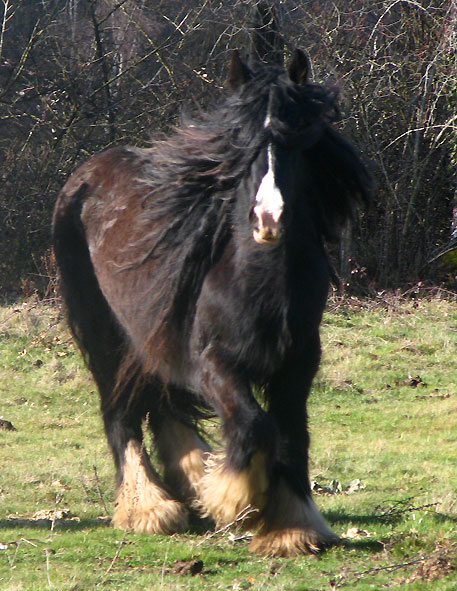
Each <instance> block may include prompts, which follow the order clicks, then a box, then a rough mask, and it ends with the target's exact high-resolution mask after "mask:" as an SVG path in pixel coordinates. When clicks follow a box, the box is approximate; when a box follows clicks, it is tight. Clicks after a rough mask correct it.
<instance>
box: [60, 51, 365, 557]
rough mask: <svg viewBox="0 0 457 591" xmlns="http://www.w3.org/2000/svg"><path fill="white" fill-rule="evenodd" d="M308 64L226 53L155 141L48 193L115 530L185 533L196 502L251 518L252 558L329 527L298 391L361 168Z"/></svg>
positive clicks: (288, 552)
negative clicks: (214, 97)
mask: <svg viewBox="0 0 457 591" xmlns="http://www.w3.org/2000/svg"><path fill="white" fill-rule="evenodd" d="M309 69H310V68H309V61H308V57H307V55H306V53H305V52H304V51H303V50H301V49H296V50H295V51H294V53H293V55H292V57H291V60H290V63H289V65H288V67H285V66H283V65H269V64H265V63H262V62H261V61H260V60H258V61H257V62H255V61H253V62H252V63H251V62H247V61H245V60H244V59H243V58H242V57H241V56H240V54H239V53H238V51H234V52H233V54H232V58H231V63H230V65H229V75H228V80H227V86H228V90H229V92H228V93H227V95H226V96H225V97H224V98H223V100H221V101H220V103H219V104H218V105H217V106H215V107H214V108H213V109H209V110H208V111H207V112H204V113H199V114H198V115H197V116H194V117H189V116H187V117H186V118H183V120H182V121H181V123H180V124H179V126H177V128H176V129H174V130H172V131H171V132H169V133H168V135H164V136H161V137H159V138H157V139H156V140H154V141H153V142H152V143H151V144H150V145H149V147H147V148H143V149H140V148H137V147H114V148H110V149H108V150H106V151H104V152H101V153H98V154H96V155H95V156H92V157H91V158H90V159H89V160H88V161H87V162H86V163H84V164H82V165H81V166H80V167H79V168H78V169H77V170H76V171H75V172H74V173H73V174H72V175H71V176H70V178H69V180H68V181H67V183H66V184H65V186H64V187H63V189H62V190H61V192H60V194H59V196H58V199H57V202H56V206H55V211H54V218H53V245H54V251H55V256H56V261H57V265H58V272H59V277H60V286H61V292H62V297H63V300H64V303H65V307H66V310H67V316H68V321H69V325H70V328H71V330H72V333H73V335H74V338H75V340H76V342H77V343H78V345H79V347H80V349H81V351H82V353H83V354H84V357H85V359H86V361H87V363H88V366H89V368H90V370H91V372H92V375H93V377H94V379H95V382H96V384H97V386H98V390H99V393H100V401H101V403H100V404H101V411H102V415H103V421H104V428H105V432H106V436H107V439H108V443H109V446H110V448H111V451H112V454H113V458H114V463H115V467H116V490H117V492H116V498H115V508H114V515H113V524H114V525H115V526H116V527H119V528H124V529H127V530H133V531H135V532H148V533H151V534H171V533H174V532H182V531H184V530H186V528H187V527H188V518H189V514H192V511H193V510H194V509H193V508H194V507H195V504H196V503H197V504H198V506H199V508H200V512H201V513H200V514H201V515H204V516H210V517H211V518H212V519H213V520H214V522H215V523H216V524H217V525H218V526H225V525H228V524H233V523H234V522H235V523H237V524H239V525H240V526H241V527H244V528H246V529H249V530H252V531H253V532H255V533H254V536H253V538H252V541H251V543H250V550H251V551H253V552H257V553H260V554H264V555H271V556H296V555H299V554H306V553H310V552H317V551H319V550H321V549H324V548H327V547H329V546H331V545H334V544H337V543H339V542H340V538H339V537H338V535H337V534H335V533H334V532H333V531H332V530H331V529H330V527H329V525H328V524H327V522H326V521H325V519H324V517H323V516H322V515H321V514H320V513H319V511H318V509H317V507H316V505H315V503H314V500H313V499H312V493H311V488H310V481H309V474H308V448H309V433H308V427H307V411H306V403H307V398H308V395H309V392H310V388H311V383H312V380H313V377H314V375H315V373H316V371H317V369H318V365H319V361H320V355H321V347H320V337H319V325H320V323H321V319H322V315H323V311H324V307H325V304H326V299H327V296H328V290H329V285H330V279H331V277H332V267H331V264H330V262H329V257H328V255H327V253H326V243H327V241H328V240H331V239H333V238H335V236H337V235H338V231H339V229H340V228H341V226H342V224H344V223H345V222H346V220H347V219H348V218H350V216H351V215H352V213H353V211H354V210H355V208H356V207H358V206H359V205H360V204H361V203H363V202H364V201H365V200H366V199H367V198H368V196H369V192H370V190H369V185H370V178H369V174H368V173H367V170H366V168H365V166H364V164H363V163H362V161H361V159H360V157H359V156H358V154H357V152H356V150H355V149H354V148H353V147H352V145H351V144H350V143H349V142H348V141H347V140H346V139H344V137H343V136H342V135H341V133H340V132H338V131H337V130H336V129H335V121H336V120H337V118H338V114H339V111H338V101H337V91H336V90H334V89H332V88H326V87H324V86H322V85H319V84H316V83H313V82H311V81H310V79H309V74H308V73H309ZM209 416H213V417H214V416H217V417H219V419H220V429H221V440H222V442H223V444H219V447H218V449H217V450H216V451H215V450H213V449H212V446H211V445H210V443H209V442H208V441H209V438H208V436H207V429H205V428H204V427H202V425H205V424H206V423H205V419H206V418H207V417H209ZM143 430H150V431H151V432H152V437H153V439H152V441H153V445H154V448H155V451H156V455H157V462H158V463H160V464H161V465H162V469H161V470H159V469H157V467H154V466H153V463H152V461H151V459H150V457H149V455H148V453H147V450H146V447H145V444H144V440H143V435H144V433H143ZM213 445H214V444H213Z"/></svg>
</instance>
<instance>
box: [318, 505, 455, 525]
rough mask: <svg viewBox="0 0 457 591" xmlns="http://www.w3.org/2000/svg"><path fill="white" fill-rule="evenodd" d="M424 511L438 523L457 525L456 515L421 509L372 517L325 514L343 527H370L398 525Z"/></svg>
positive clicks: (331, 521) (333, 512) (332, 512)
mask: <svg viewBox="0 0 457 591" xmlns="http://www.w3.org/2000/svg"><path fill="white" fill-rule="evenodd" d="M421 510H422V511H423V512H424V513H427V515H428V516H429V517H430V518H431V519H433V520H434V521H436V522H438V523H443V522H445V521H449V522H452V523H457V517H456V516H454V515H447V514H445V513H438V512H435V511H427V510H426V509H421V508H420V507H418V508H417V509H411V510H409V509H408V510H399V511H393V512H391V513H386V514H385V515H382V514H376V513H374V514H372V515H354V514H352V513H351V514H346V513H340V512H337V511H327V512H326V513H325V517H326V519H327V520H328V521H329V522H330V523H333V524H341V525H344V524H346V525H357V526H359V527H361V526H369V525H379V524H381V525H387V524H389V525H397V524H398V523H400V522H401V521H403V519H404V518H405V515H409V514H410V513H411V512H412V511H415V512H420V511H421Z"/></svg>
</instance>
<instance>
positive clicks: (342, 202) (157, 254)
mask: <svg viewBox="0 0 457 591" xmlns="http://www.w3.org/2000/svg"><path fill="white" fill-rule="evenodd" d="M272 92H273V93H274V94H275V96H276V101H277V103H278V104H279V105H280V107H279V108H280V111H279V113H280V116H276V117H273V118H272V120H271V122H270V124H269V125H268V127H265V126H264V122H265V118H266V115H267V110H268V106H269V101H271V96H272ZM336 94H337V93H336V92H335V91H334V90H333V89H326V88H324V87H322V86H320V85H314V84H306V85H305V86H303V87H299V86H297V85H294V84H292V83H291V82H290V80H289V79H288V76H287V75H286V73H285V71H284V69H283V68H279V67H276V66H265V67H261V68H260V69H259V70H258V71H257V72H256V73H255V75H254V76H253V78H252V80H250V81H249V82H248V83H246V84H245V85H243V87H242V88H241V91H240V92H238V93H235V94H233V95H231V96H229V97H228V98H227V99H226V100H225V102H224V103H223V104H222V105H221V106H219V107H218V108H217V109H214V110H212V111H210V112H209V113H205V114H199V117H198V118H195V119H192V118H189V117H186V118H184V120H183V122H182V125H181V126H180V127H179V128H177V129H175V130H174V132H173V133H172V134H171V135H170V136H169V137H167V138H161V139H159V140H157V141H155V142H154V143H153V145H152V147H151V149H150V150H149V152H148V158H147V160H146V162H145V164H144V165H143V167H142V171H141V178H139V179H138V181H139V182H141V183H142V184H143V186H144V191H145V193H144V195H145V196H144V198H143V204H142V206H143V212H144V213H142V215H141V216H140V217H139V218H138V220H137V223H138V224H139V225H140V232H139V233H137V234H136V235H141V236H142V237H141V239H140V240H141V248H140V249H138V246H139V245H138V244H136V245H135V247H136V248H135V251H136V252H138V250H140V251H141V253H142V254H141V255H140V257H138V258H136V259H134V260H130V261H129V264H128V267H130V268H136V267H138V266H141V265H142V264H144V263H145V262H146V261H147V260H149V259H151V258H159V259H160V264H158V265H156V266H155V271H154V278H153V281H154V284H155V285H156V286H157V285H160V286H161V287H162V289H161V290H156V289H155V290H151V294H149V296H148V297H149V301H148V304H149V305H150V306H152V309H151V314H152V317H153V318H154V328H153V329H152V334H151V342H152V341H155V342H159V341H160V339H157V336H158V335H157V330H158V329H159V330H160V329H164V328H165V325H167V327H168V329H170V328H171V326H176V327H177V328H178V329H179V330H182V329H183V326H182V322H183V321H184V319H188V318H189V308H190V306H191V304H192V301H195V299H196V298H197V297H198V294H199V292H200V289H201V285H202V282H203V279H204V277H205V275H206V273H207V272H208V270H209V268H210V266H211V265H212V264H213V263H214V262H215V261H217V260H218V258H219V257H220V255H221V253H222V251H223V249H224V247H225V245H226V244H227V243H228V241H229V239H230V237H231V235H232V222H233V218H232V216H233V210H234V201H235V195H236V191H235V189H236V187H237V186H238V184H239V183H240V181H241V179H242V178H243V177H245V176H246V175H247V174H249V171H250V168H251V165H252V163H253V162H254V160H255V159H256V157H257V156H258V154H259V151H260V150H261V149H262V148H264V147H265V145H266V143H267V142H268V141H269V139H270V138H271V136H273V138H274V139H275V141H283V142H285V143H286V144H288V143H290V142H292V141H293V142H301V145H302V147H303V149H304V150H308V152H309V155H310V157H311V158H312V159H314V165H315V166H316V167H318V168H319V169H320V170H321V174H320V175H319V174H318V176H319V182H321V183H323V184H324V191H326V192H328V191H338V193H337V194H335V195H334V196H332V195H329V203H328V204H316V211H318V212H319V210H320V213H319V214H318V217H319V221H317V222H316V223H317V225H318V226H319V230H320V232H321V233H322V234H323V235H325V236H330V235H332V234H333V233H334V227H335V225H338V223H339V222H340V221H341V220H343V219H345V218H346V217H347V216H348V215H349V212H350V210H351V204H352V202H353V200H354V198H355V197H356V195H357V194H359V195H360V194H362V195H363V193H364V187H363V182H364V181H363V172H364V170H363V167H362V165H361V164H360V163H359V161H358V158H357V157H356V156H355V154H354V152H353V150H352V148H351V147H350V145H349V144H347V143H346V142H345V141H344V140H343V139H342V138H341V137H340V136H339V134H337V133H335V132H333V131H332V129H331V127H330V123H331V122H332V121H333V120H334V119H335V118H336V117H337V113H338V111H337V104H336V98H337V96H336ZM289 112H290V113H292V115H294V116H295V119H294V120H293V121H292V122H291V124H288V113H289ZM316 144H319V146H318V147H317V146H316ZM314 152H320V153H319V154H317V155H315V156H313V153H314ZM335 160H337V161H338V162H336V163H335ZM317 172H319V171H317ZM340 177H341V179H340ZM345 184H346V185H347V186H346V187H344V186H343V185H345ZM325 185H328V190H327V189H325ZM156 222H157V223H156ZM151 298H152V299H153V300H154V301H151ZM164 302H167V305H166V307H164ZM190 317H192V315H190ZM171 319H173V322H171ZM176 321H177V322H178V324H176Z"/></svg>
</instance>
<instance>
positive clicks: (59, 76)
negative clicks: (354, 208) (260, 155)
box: [0, 0, 457, 296]
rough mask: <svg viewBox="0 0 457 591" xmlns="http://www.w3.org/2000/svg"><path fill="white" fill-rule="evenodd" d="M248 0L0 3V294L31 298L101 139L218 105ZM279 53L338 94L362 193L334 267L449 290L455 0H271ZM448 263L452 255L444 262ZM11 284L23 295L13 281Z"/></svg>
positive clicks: (365, 279) (121, 137) (374, 282)
mask: <svg viewBox="0 0 457 591" xmlns="http://www.w3.org/2000/svg"><path fill="white" fill-rule="evenodd" d="M256 3H257V0H235V1H234V0H196V1H195V2H192V3H189V2H187V1H186V2H184V1H183V0H160V1H158V0H41V1H40V2H37V1H36V0H0V125H1V134H0V162H1V163H2V164H1V169H0V175H1V179H0V180H1V183H0V219H1V220H2V231H1V232H0V289H2V290H5V294H6V295H7V296H14V295H15V294H16V293H17V292H18V290H22V291H24V290H25V291H26V292H31V291H33V289H34V288H35V287H38V288H39V289H41V290H43V289H44V287H45V286H46V285H47V278H48V276H49V275H50V274H52V260H50V259H49V250H48V249H49V234H50V232H49V226H50V219H51V212H52V208H53V204H54V201H55V196H56V193H57V191H58V190H59V188H60V187H61V186H62V185H63V183H64V181H65V179H66V178H67V177H68V175H69V173H70V172H71V171H72V170H74V168H75V167H76V166H77V165H78V164H79V163H81V162H82V161H84V160H85V159H87V158H88V157H89V156H90V155H91V154H92V153H94V152H96V151H98V150H101V149H103V148H106V147H108V146H110V145H113V144H122V143H136V144H140V145H145V144H147V142H148V141H149V139H150V137H151V134H152V135H155V134H157V133H158V132H159V131H160V130H163V129H167V128H169V126H170V125H172V124H173V123H176V122H177V119H178V116H179V113H180V111H181V109H182V106H183V104H184V103H185V104H187V105H189V104H190V106H191V107H193V105H194V104H195V103H196V104H198V105H202V106H203V107H205V106H207V105H208V103H211V102H212V101H213V99H214V98H215V97H216V96H218V95H219V94H220V91H221V87H222V86H223V81H224V77H225V73H226V64H227V61H228V54H229V52H230V50H231V49H233V48H235V47H237V48H247V47H248V38H249V29H250V24H251V23H252V17H251V14H252V9H253V6H254V5H255V4H256ZM272 4H274V5H275V7H276V10H277V13H278V18H279V21H280V26H281V30H282V32H283V35H284V40H285V52H286V53H288V52H290V50H291V49H292V48H293V47H294V46H301V47H304V48H306V50H307V51H308V52H309V55H310V57H311V59H312V64H313V75H314V79H315V80H316V81H319V82H324V83H328V84H332V85H333V84H337V85H338V86H339V87H340V88H341V97H342V106H343V110H342V112H343V119H342V122H341V127H342V128H344V130H345V132H346V133H347V134H349V135H350V136H351V137H353V139H354V141H355V142H356V143H357V145H358V146H359V148H360V150H361V151H362V152H363V154H364V157H365V159H366V161H367V162H368V163H369V165H370V166H371V168H372V171H373V175H374V177H375V179H376V182H377V188H376V193H375V195H376V197H375V202H374V205H373V207H372V208H371V210H370V211H369V212H365V213H364V214H362V216H361V217H360V219H359V220H358V221H357V223H356V224H355V226H354V227H353V228H347V229H346V232H345V235H344V237H343V240H342V242H341V244H340V246H339V248H338V249H337V250H335V253H334V254H335V258H336V261H337V264H338V266H339V268H340V272H341V274H342V275H343V277H344V278H345V279H346V280H349V279H352V283H353V284H354V285H355V286H356V287H358V288H359V289H363V290H365V291H372V290H373V289H375V288H379V287H386V286H398V285H400V284H401V285H403V284H406V283H409V282H417V281H421V280H427V279H432V280H435V281H436V280H440V281H443V280H444V281H447V282H448V284H449V285H451V286H453V285H454V283H455V272H454V270H455V265H452V264H451V266H450V267H449V268H443V265H442V264H441V263H442V261H443V257H439V258H438V259H435V257H436V255H437V253H440V252H441V251H442V250H443V249H446V248H447V247H449V246H450V245H451V246H452V244H453V237H454V234H453V232H455V231H456V226H457V217H456V213H455V211H456V200H455V173H454V169H455V144H456V140H455V137H456V134H455V121H456V102H457V98H456V97H457V87H456V82H455V80H456V79H457V76H456V74H457V68H456V60H457V51H456V50H457V37H456V35H457V33H456V31H457V26H456V25H457V22H456V20H457V10H456V2H455V0H418V1H415V0H354V1H352V2H350V3H348V2H346V1H345V0H332V1H330V0H329V1H327V0H324V1H321V2H313V1H311V0H307V1H301V2H296V1H294V0H272ZM448 259H449V261H450V263H452V257H448ZM21 283H22V285H21Z"/></svg>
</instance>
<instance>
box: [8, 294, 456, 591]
mask: <svg viewBox="0 0 457 591" xmlns="http://www.w3.org/2000/svg"><path fill="white" fill-rule="evenodd" d="M322 337H323V338H322V340H323V363H322V367H321V371H320V373H319V375H318V378H317V380H316V382H315V385H314V388H313V393H312V397H311V402H310V407H309V410H310V427H311V432H312V450H311V478H312V480H313V481H314V488H315V490H316V501H317V503H318V505H319V506H320V508H321V510H322V511H323V513H324V515H325V516H326V517H327V519H328V521H329V522H330V523H331V525H332V527H333V529H334V530H335V531H336V532H337V533H339V534H341V535H343V536H344V537H346V538H347V543H346V544H345V545H344V546H343V547H338V548H334V549H332V550H330V551H328V552H327V553H324V554H322V555H320V556H318V557H313V556H303V557H300V558H296V559H277V558H275V559H271V558H263V557H258V556H254V555H252V554H250V553H249V552H248V549H247V546H248V539H247V536H242V535H240V534H238V533H237V532H236V531H223V532H218V533H215V532H211V531H199V532H197V531H194V532H190V533H188V534H185V535H176V536H172V537H162V536H156V537H152V536H146V535H137V534H132V533H124V532H122V531H118V530H114V529H113V528H112V527H111V526H110V523H109V516H110V515H111V511H112V505H113V496H114V482H113V468H112V463H111V457H110V454H109V452H108V449H107V445H106V442H105V438H104V434H103V429H102V424H101V417H100V415H99V412H98V399H97V394H96V391H95V387H94V385H93V383H92V382H91V380H90V377H89V375H88V373H87V371H86V370H85V368H84V365H83V363H82V361H81V358H80V356H79V353H78V352H77V351H76V350H75V348H74V346H73V344H72V342H71V339H70V337H69V335H68V333H67V331H66V329H65V325H64V324H63V322H62V321H61V317H60V314H59V311H58V309H57V308H55V307H51V306H49V305H45V304H42V303H38V302H34V301H28V302H25V303H23V304H18V305H17V306H15V307H11V306H9V307H3V308H0V418H1V419H2V420H3V422H2V423H1V424H0V427H2V428H0V448H1V449H0V589H1V590H3V589H5V590H11V591H13V590H18V591H19V590H24V591H25V590H32V589H33V590H34V591H40V590H50V589H54V590H74V591H76V590H81V591H82V590H88V589H101V590H110V591H111V590H121V589H122V590H127V589H128V590H133V591H136V590H142V591H143V590H167V591H172V590H175V589H176V590H179V589H194V590H203V589H205V591H207V590H213V589H224V590H226V589H227V590H251V591H257V590H261V589H265V590H270V589H272V590H295V591H331V590H336V589H341V590H347V591H354V590H355V591H364V590H368V589H370V590H375V591H378V590H381V589H390V588H392V589H395V590H408V591H420V590H425V589H427V590H429V589H433V591H455V590H456V589H457V367H456V366H457V301H455V300H454V301H451V300H449V299H444V298H440V297H433V298H430V297H429V298H427V299H425V298H424V299H416V300H414V299H409V300H403V299H401V298H394V297H390V298H389V301H388V302H385V301H382V300H381V299H379V301H376V302H368V301H362V302H361V301H357V300H345V302H340V303H338V302H332V303H331V304H330V306H329V311H328V312H327V313H326V316H325V320H324V324H323V330H322ZM8 422H10V423H11V425H12V426H14V428H15V429H16V430H10V429H9V428H8V427H10V425H9V424H8Z"/></svg>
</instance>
